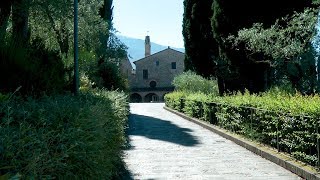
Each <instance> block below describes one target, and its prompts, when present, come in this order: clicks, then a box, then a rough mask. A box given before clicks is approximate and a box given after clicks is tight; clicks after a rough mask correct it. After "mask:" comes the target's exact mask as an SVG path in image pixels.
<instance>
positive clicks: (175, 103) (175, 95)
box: [164, 91, 186, 112]
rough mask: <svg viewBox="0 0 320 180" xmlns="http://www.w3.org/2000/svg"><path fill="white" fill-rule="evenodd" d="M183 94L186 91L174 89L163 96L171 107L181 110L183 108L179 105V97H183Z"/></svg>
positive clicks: (184, 94)
mask: <svg viewBox="0 0 320 180" xmlns="http://www.w3.org/2000/svg"><path fill="white" fill-rule="evenodd" d="M185 96H186V93H185V92H182V91H174V92H172V93H169V94H166V95H165V96H164V100H165V104H166V106H168V107H170V108H172V109H175V110H178V111H181V112H183V109H182V107H181V99H183V98H184V97H185Z"/></svg>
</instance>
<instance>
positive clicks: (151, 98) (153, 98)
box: [144, 93, 159, 102]
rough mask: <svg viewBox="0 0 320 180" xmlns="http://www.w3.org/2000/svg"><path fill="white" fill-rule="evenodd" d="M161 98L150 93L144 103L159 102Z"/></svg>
mask: <svg viewBox="0 0 320 180" xmlns="http://www.w3.org/2000/svg"><path fill="white" fill-rule="evenodd" d="M158 101H159V96H158V95H156V94H155V93H149V94H147V95H146V96H145V97H144V102H158Z"/></svg>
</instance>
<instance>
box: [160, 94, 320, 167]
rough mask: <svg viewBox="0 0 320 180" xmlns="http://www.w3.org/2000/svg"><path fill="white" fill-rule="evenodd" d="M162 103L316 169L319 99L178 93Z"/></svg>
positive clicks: (292, 96) (319, 136)
mask: <svg viewBox="0 0 320 180" xmlns="http://www.w3.org/2000/svg"><path fill="white" fill-rule="evenodd" d="M179 93H180V94H183V93H182V92H179ZM172 102H174V103H172ZM165 103H166V106H168V107H170V108H173V109H175V110H178V111H180V112H183V113H185V114H187V115H189V116H191V117H195V118H199V119H201V120H204V121H208V122H210V123H213V124H215V125H218V126H220V127H222V128H225V129H228V130H231V131H233V132H236V133H238V134H241V135H244V136H246V137H248V138H251V139H254V140H256V141H258V142H261V143H264V144H267V145H270V146H272V147H274V148H277V149H278V150H279V151H283V152H287V153H289V154H291V155H292V156H293V157H295V158H296V159H298V160H300V161H303V162H305V163H308V164H310V165H313V166H319V138H320V135H319V126H320V122H319V117H320V116H319V115H320V111H319V110H320V98H319V96H308V97H306V96H301V95H298V94H297V95H289V94H282V93H280V92H276V93H274V92H269V93H264V94H261V95H250V94H249V93H245V94H240V93H239V94H236V95H232V96H223V97H217V96H210V95H206V94H201V93H196V94H184V96H183V97H179V96H177V92H173V93H172V94H167V95H166V96H165ZM179 103H180V104H179ZM173 104H174V106H173ZM177 107H179V108H177Z"/></svg>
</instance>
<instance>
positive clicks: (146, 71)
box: [143, 69, 148, 79]
mask: <svg viewBox="0 0 320 180" xmlns="http://www.w3.org/2000/svg"><path fill="white" fill-rule="evenodd" d="M143 79H148V70H147V69H144V70H143Z"/></svg>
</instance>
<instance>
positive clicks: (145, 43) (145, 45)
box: [144, 35, 151, 57]
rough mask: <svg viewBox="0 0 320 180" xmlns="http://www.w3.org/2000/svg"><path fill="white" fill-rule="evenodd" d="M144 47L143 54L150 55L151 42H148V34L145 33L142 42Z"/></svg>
mask: <svg viewBox="0 0 320 180" xmlns="http://www.w3.org/2000/svg"><path fill="white" fill-rule="evenodd" d="M144 47H145V53H144V56H145V57H147V56H150V55H151V42H150V36H149V35H147V36H146V39H145V42H144Z"/></svg>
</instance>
